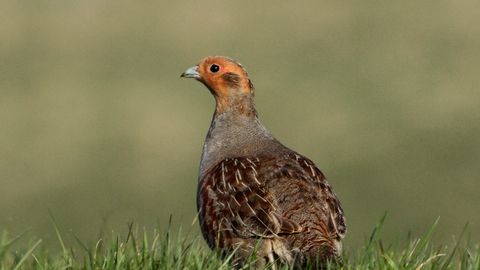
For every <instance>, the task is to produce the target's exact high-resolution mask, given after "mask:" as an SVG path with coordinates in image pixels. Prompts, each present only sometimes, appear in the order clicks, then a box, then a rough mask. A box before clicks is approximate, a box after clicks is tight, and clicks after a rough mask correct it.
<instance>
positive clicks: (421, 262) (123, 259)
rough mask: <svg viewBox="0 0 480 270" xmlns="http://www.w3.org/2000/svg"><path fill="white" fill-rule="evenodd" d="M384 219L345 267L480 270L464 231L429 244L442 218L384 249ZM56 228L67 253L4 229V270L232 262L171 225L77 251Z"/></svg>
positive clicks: (349, 254)
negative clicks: (451, 240)
mask: <svg viewBox="0 0 480 270" xmlns="http://www.w3.org/2000/svg"><path fill="white" fill-rule="evenodd" d="M384 220H385V215H384V216H383V217H382V218H381V220H380V221H379V223H378V225H377V226H376V228H375V229H374V230H373V232H372V234H371V236H370V238H369V239H368V240H367V241H365V242H366V243H365V245H364V247H363V248H362V249H359V250H354V251H351V250H348V249H347V251H346V252H345V253H344V255H343V257H344V262H345V266H344V269H480V247H479V246H478V245H476V246H475V247H470V246H471V244H470V243H469V242H468V241H467V242H466V243H465V244H464V245H460V244H459V243H460V242H461V239H462V237H463V234H464V232H465V229H464V231H463V232H462V234H461V235H460V239H459V240H458V241H457V244H456V245H455V246H454V247H453V248H451V249H450V250H449V249H448V248H447V247H441V246H436V245H435V243H432V241H431V235H432V233H433V231H434V229H435V227H436V225H437V222H438V220H437V222H435V224H433V226H432V227H431V229H430V230H429V232H428V233H427V235H426V236H425V237H424V238H422V239H413V238H412V237H411V236H410V235H407V237H406V239H405V240H403V241H396V242H394V243H391V244H388V245H385V244H384V243H383V242H382V240H381V239H380V237H379V236H380V230H381V228H382V225H383V223H384ZM54 225H55V229H56V231H57V234H58V240H59V242H60V245H61V247H62V249H63V254H59V255H52V254H50V253H49V251H48V250H47V249H46V248H45V247H42V246H41V245H40V244H41V242H42V240H37V239H36V238H31V239H28V240H27V243H26V244H22V245H21V247H20V248H18V249H16V250H13V249H14V248H13V247H12V246H13V245H14V244H18V242H19V241H20V239H24V238H26V237H27V236H26V235H27V233H26V232H25V233H23V234H21V235H18V236H16V237H13V238H11V236H10V235H9V233H8V232H6V231H4V232H3V234H2V236H1V238H0V270H4V269H11V270H17V269H39V270H47V269H71V270H74V269H82V270H83V269H84V270H90V269H232V266H231V265H230V264H229V263H228V260H225V261H222V259H221V255H220V254H218V253H217V252H212V251H210V250H209V249H207V248H205V246H204V245H202V241H203V239H201V238H199V237H197V238H195V239H193V240H187V239H188V238H186V237H184V236H183V234H182V231H181V228H180V229H178V231H177V232H175V233H174V232H173V229H172V228H171V227H168V228H166V229H165V230H163V231H161V230H159V229H157V230H155V231H154V233H153V237H151V238H149V237H148V236H147V232H146V231H145V230H141V229H139V228H138V226H137V227H135V226H133V222H132V223H130V224H129V227H128V228H129V230H128V234H127V236H126V238H124V239H122V237H121V236H120V235H116V234H115V233H112V235H111V237H110V238H108V237H104V238H102V239H99V240H98V242H96V243H92V244H91V245H89V246H87V245H85V244H84V243H83V242H82V241H81V240H80V239H78V238H77V237H75V239H76V241H77V243H78V247H77V248H75V247H72V246H70V247H67V246H65V244H64V242H63V240H62V237H61V233H60V231H59V230H58V228H57V226H56V224H55V222H54ZM465 228H466V227H465ZM107 239H109V240H107ZM401 242H404V244H401ZM282 269H289V267H287V266H285V267H283V268H282Z"/></svg>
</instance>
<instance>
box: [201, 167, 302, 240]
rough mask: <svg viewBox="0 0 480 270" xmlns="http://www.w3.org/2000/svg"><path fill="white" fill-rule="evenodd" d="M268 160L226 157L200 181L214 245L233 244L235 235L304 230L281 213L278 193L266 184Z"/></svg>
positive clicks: (205, 225)
mask: <svg viewBox="0 0 480 270" xmlns="http://www.w3.org/2000/svg"><path fill="white" fill-rule="evenodd" d="M261 164H262V165H261ZM264 164H265V163H263V162H262V163H261V162H260V159H249V158H232V159H226V160H224V161H222V162H220V163H219V164H217V165H216V166H214V167H212V168H211V169H210V170H209V171H208V172H207V173H206V174H205V177H204V178H203V179H201V181H200V182H199V189H198V194H197V196H198V197H197V203H198V211H199V220H200V224H201V227H202V232H203V235H204V237H205V239H206V240H207V242H208V243H209V245H210V247H214V246H216V245H218V246H219V247H220V248H223V247H231V246H232V242H231V239H234V238H252V237H264V238H271V237H274V236H276V235H279V234H292V233H298V232H300V231H301V230H302V228H301V227H300V226H299V225H298V224H297V223H295V222H293V221H291V220H288V219H285V218H284V217H283V216H282V215H281V214H280V213H279V211H278V209H277V202H276V197H275V195H274V194H273V193H271V192H270V191H269V190H268V189H267V188H266V185H265V184H266V179H267V177H265V175H264V172H265V167H264Z"/></svg>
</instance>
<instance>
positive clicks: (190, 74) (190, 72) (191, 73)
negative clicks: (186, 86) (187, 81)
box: [180, 66, 202, 78]
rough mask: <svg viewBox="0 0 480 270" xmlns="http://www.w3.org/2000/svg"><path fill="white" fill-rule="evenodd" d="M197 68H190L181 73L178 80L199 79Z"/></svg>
mask: <svg viewBox="0 0 480 270" xmlns="http://www.w3.org/2000/svg"><path fill="white" fill-rule="evenodd" d="M197 69H198V66H194V67H191V68H189V69H187V70H186V71H185V72H183V73H182V76H180V78H182V77H183V78H200V77H201V76H202V75H200V73H198V72H197Z"/></svg>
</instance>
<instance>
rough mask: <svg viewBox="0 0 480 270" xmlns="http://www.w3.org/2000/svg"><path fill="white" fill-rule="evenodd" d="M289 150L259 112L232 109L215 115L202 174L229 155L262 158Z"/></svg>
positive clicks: (201, 167) (206, 143) (204, 147)
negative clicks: (275, 136) (272, 133)
mask: <svg viewBox="0 0 480 270" xmlns="http://www.w3.org/2000/svg"><path fill="white" fill-rule="evenodd" d="M282 149H287V148H286V147H285V146H283V145H282V144H281V143H280V142H278V141H277V140H276V139H275V138H274V137H273V136H272V135H271V134H270V133H269V132H268V131H267V130H266V129H265V127H264V126H263V125H262V123H260V120H259V119H258V118H257V116H256V113H254V114H249V115H239V114H238V113H236V112H233V111H232V110H230V109H227V110H226V111H225V112H223V113H222V114H219V115H214V117H213V120H212V124H211V126H210V129H209V131H208V134H207V138H206V140H205V144H204V146H203V153H202V161H201V163H200V164H201V165H200V172H199V177H200V178H201V177H202V176H203V174H204V173H205V172H206V170H208V169H209V168H210V167H211V166H213V165H216V164H217V163H219V162H220V161H222V160H224V159H226V158H234V157H260V156H262V155H264V154H266V153H272V152H274V151H278V150H282Z"/></svg>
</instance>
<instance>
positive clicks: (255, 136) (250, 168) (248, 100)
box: [181, 56, 347, 268]
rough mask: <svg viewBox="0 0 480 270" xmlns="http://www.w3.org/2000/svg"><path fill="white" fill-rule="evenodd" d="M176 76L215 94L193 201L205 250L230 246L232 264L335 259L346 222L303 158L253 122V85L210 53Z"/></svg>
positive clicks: (317, 173)
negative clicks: (206, 248) (195, 203)
mask: <svg viewBox="0 0 480 270" xmlns="http://www.w3.org/2000/svg"><path fill="white" fill-rule="evenodd" d="M181 77H185V78H195V79H196V80H198V81H200V82H202V83H203V84H204V85H205V86H206V87H207V88H208V89H209V90H210V92H211V93H212V94H213V96H214V97H215V99H216V109H215V113H214V116H213V120H212V123H211V126H210V129H209V131H208V134H207V138H206V140H205V144H204V146H203V153H202V158H201V163H200V171H199V176H198V193H197V208H198V216H199V222H200V226H201V229H202V233H203V237H204V238H205V240H206V241H207V243H208V245H209V246H210V247H211V248H212V249H218V250H223V251H225V252H227V254H228V253H231V252H235V253H234V256H233V258H234V259H235V263H236V264H237V266H242V265H245V263H246V262H247V261H248V258H249V257H250V256H254V257H253V258H256V259H257V260H256V263H255V265H254V267H260V266H266V265H271V266H272V267H273V268H275V265H278V264H288V265H294V266H295V267H303V266H305V265H306V264H307V263H308V264H309V265H313V266H314V268H322V267H324V266H325V264H326V261H327V260H332V261H336V263H337V265H341V264H342V262H341V257H340V255H341V252H342V243H341V239H342V238H343V237H344V236H345V233H346V230H347V227H346V223H345V217H344V214H343V210H342V207H341V205H340V201H339V200H338V198H337V196H336V194H335V192H334V191H333V189H332V187H331V186H330V184H329V183H328V181H327V179H326V178H325V176H324V175H323V173H322V172H321V171H320V170H319V169H318V168H317V166H315V164H314V163H313V162H312V161H311V160H310V159H308V158H306V157H304V156H302V155H300V154H299V153H297V152H295V151H293V150H291V149H289V148H287V147H286V146H284V145H283V144H281V143H280V142H279V141H277V140H276V139H275V138H274V137H273V136H272V135H271V134H270V133H269V132H268V131H267V130H266V129H265V127H264V126H263V125H262V124H261V123H260V121H259V119H258V115H257V112H256V110H255V107H254V101H253V98H254V87H253V85H252V83H251V81H250V79H249V77H248V74H247V72H246V70H245V69H244V68H243V67H242V65H241V64H239V63H237V62H235V61H234V60H232V59H230V58H227V57H221V56H211V57H207V58H205V59H203V60H202V61H201V62H200V63H198V64H197V65H196V66H194V67H192V68H190V69H188V70H186V71H185V72H184V73H183V74H182V75H181Z"/></svg>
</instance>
